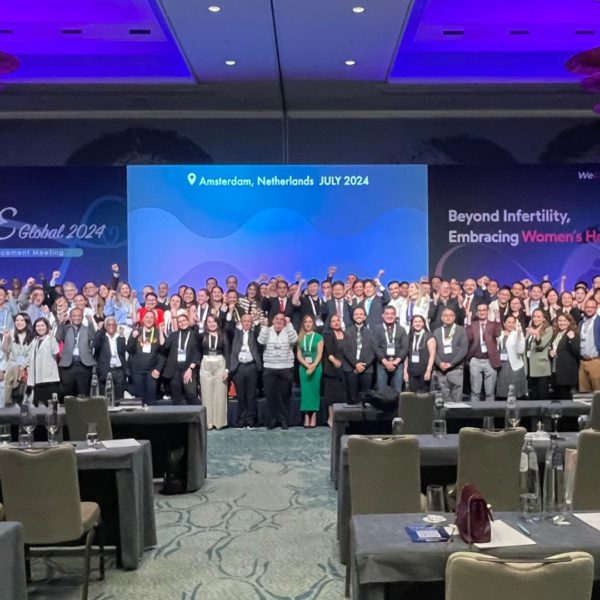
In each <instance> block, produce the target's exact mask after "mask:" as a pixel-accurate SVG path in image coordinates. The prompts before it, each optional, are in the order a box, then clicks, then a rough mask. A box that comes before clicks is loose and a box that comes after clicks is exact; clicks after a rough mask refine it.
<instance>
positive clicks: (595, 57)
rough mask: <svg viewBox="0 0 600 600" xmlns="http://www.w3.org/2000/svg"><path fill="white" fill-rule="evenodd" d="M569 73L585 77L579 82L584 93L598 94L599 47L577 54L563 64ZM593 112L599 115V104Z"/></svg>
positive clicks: (599, 77)
mask: <svg viewBox="0 0 600 600" xmlns="http://www.w3.org/2000/svg"><path fill="white" fill-rule="evenodd" d="M565 68H566V69H567V71H571V73H578V74H580V75H587V77H585V78H584V79H582V80H581V87H582V88H583V89H584V90H586V92H592V93H596V94H600V47H598V48H591V49H590V50H584V51H583V52H578V53H577V54H575V55H574V56H571V58H569V60H567V62H566V63H565ZM593 110H594V112H597V113H600V104H596V106H594V109H593Z"/></svg>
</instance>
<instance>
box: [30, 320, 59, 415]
mask: <svg viewBox="0 0 600 600" xmlns="http://www.w3.org/2000/svg"><path fill="white" fill-rule="evenodd" d="M33 329H34V331H35V338H34V339H33V342H31V344H30V346H29V355H28V356H27V362H26V365H27V385H28V386H29V387H31V388H33V403H34V405H35V406H38V404H39V403H40V402H41V403H42V404H46V405H47V404H48V401H49V400H50V399H51V398H52V394H58V391H59V385H60V376H59V374H58V366H57V364H56V355H57V354H58V342H57V341H56V339H55V337H54V336H53V335H52V332H51V331H50V323H48V320H47V319H44V318H40V319H37V321H36V322H35V323H34V324H33Z"/></svg>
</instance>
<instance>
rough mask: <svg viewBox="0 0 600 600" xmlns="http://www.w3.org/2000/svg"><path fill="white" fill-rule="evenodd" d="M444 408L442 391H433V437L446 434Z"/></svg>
mask: <svg viewBox="0 0 600 600" xmlns="http://www.w3.org/2000/svg"><path fill="white" fill-rule="evenodd" d="M446 431H447V428H446V409H445V408H444V397H443V396H442V392H441V391H440V390H437V391H436V392H435V401H434V404H433V437H439V438H441V437H445V436H446Z"/></svg>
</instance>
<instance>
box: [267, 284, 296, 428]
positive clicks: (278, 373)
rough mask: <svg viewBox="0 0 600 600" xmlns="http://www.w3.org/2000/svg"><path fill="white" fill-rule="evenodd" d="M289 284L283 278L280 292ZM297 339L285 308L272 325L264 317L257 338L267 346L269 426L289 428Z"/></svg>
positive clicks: (274, 317) (278, 289)
mask: <svg viewBox="0 0 600 600" xmlns="http://www.w3.org/2000/svg"><path fill="white" fill-rule="evenodd" d="M281 283H283V284H285V287H284V288H280V287H279V284H281ZM287 287H288V286H287V283H285V282H281V281H280V282H279V283H278V288H277V291H278V294H279V293H280V291H283V290H287ZM279 299H281V296H280V295H279V296H278V298H277V300H276V302H278V301H279ZM290 305H291V303H290ZM269 306H270V305H269ZM275 306H277V304H275ZM286 307H287V304H286ZM284 308H285V307H284ZM297 341H298V334H297V333H296V330H295V329H294V327H293V326H292V324H291V321H290V318H289V317H286V315H285V314H284V313H283V312H280V313H277V314H275V315H274V316H273V317H272V325H271V326H269V321H268V317H261V325H260V333H259V334H258V342H259V344H261V345H262V346H264V354H263V365H264V366H263V385H264V388H265V397H266V400H267V411H268V417H267V429H274V428H275V427H276V426H277V424H278V423H279V424H280V425H281V428H282V429H287V428H288V426H289V408H290V398H291V395H292V381H293V377H294V375H293V367H294V351H293V348H294V346H295V345H296V342H297Z"/></svg>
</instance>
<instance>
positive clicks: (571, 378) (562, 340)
mask: <svg viewBox="0 0 600 600" xmlns="http://www.w3.org/2000/svg"><path fill="white" fill-rule="evenodd" d="M555 323H556V324H555V326H554V337H553V338H552V342H551V343H550V351H549V353H548V354H549V355H550V359H551V361H552V391H553V392H554V398H555V399H556V400H572V399H573V388H574V387H577V384H578V383H579V358H580V355H581V339H580V337H579V331H578V330H577V323H576V322H575V319H574V318H573V317H572V316H571V315H563V314H559V315H558V316H557V317H556V322H555Z"/></svg>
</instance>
